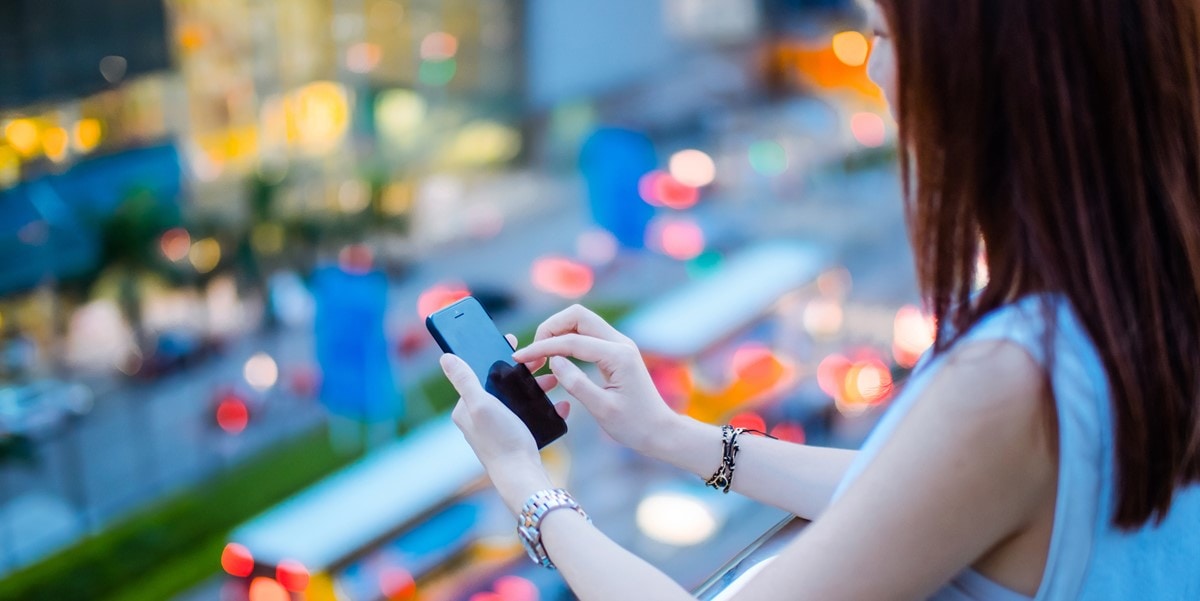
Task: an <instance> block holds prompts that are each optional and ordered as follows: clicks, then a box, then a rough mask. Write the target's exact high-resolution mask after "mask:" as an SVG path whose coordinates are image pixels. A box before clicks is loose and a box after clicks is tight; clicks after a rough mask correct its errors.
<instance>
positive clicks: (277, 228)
mask: <svg viewBox="0 0 1200 601" xmlns="http://www.w3.org/2000/svg"><path fill="white" fill-rule="evenodd" d="M283 238H284V232H283V226H282V225H279V224H277V223H260V224H258V225H256V226H254V229H253V230H252V231H251V232H250V244H251V246H253V247H254V250H256V251H258V252H260V253H262V254H264V255H274V254H278V253H279V251H281V250H283Z"/></svg>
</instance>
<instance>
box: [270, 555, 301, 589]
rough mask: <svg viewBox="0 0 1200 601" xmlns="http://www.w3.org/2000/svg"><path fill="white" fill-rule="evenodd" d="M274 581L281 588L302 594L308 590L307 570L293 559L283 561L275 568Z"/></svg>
mask: <svg viewBox="0 0 1200 601" xmlns="http://www.w3.org/2000/svg"><path fill="white" fill-rule="evenodd" d="M275 579H276V580H278V581H279V584H282V585H283V588H286V589H287V590H289V591H292V592H293V593H302V592H304V589H307V588H308V568H306V567H304V564H302V563H300V562H298V561H296V560H294V559H285V560H283V561H281V562H279V565H278V566H277V567H276V568H275Z"/></svg>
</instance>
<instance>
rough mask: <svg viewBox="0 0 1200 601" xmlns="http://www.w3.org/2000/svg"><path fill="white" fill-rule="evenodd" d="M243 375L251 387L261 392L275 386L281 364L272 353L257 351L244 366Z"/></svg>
mask: <svg viewBox="0 0 1200 601" xmlns="http://www.w3.org/2000/svg"><path fill="white" fill-rule="evenodd" d="M242 376H243V377H245V378H246V383H247V384H249V385H250V387H251V388H254V389H255V390H258V391H260V392H261V391H263V390H267V389H268V388H270V387H272V386H274V385H275V382H276V381H278V380H279V366H278V365H276V363H275V360H274V359H272V358H271V356H270V355H268V354H266V353H255V354H254V356H253V357H250V358H249V359H247V360H246V365H245V367H243V368H242Z"/></svg>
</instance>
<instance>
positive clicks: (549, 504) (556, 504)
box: [517, 488, 592, 570]
mask: <svg viewBox="0 0 1200 601" xmlns="http://www.w3.org/2000/svg"><path fill="white" fill-rule="evenodd" d="M555 509H573V510H574V511H576V512H577V513H579V515H582V516H583V517H584V518H585V519H587V521H588V522H589V523H590V522H591V521H592V519H591V518H589V517H588V514H587V513H586V512H585V511H584V510H583V508H582V507H580V506H579V503H577V502H575V498H574V497H572V496H571V493H569V492H567V491H566V490H565V489H562V488H553V489H548V490H539V491H537V492H535V493H533V494H532V495H530V497H529V500H527V501H525V505H524V507H522V508H521V514H520V515H518V516H517V536H518V538H520V539H521V543H522V544H523V545H524V546H525V550H526V551H527V552H528V553H529V557H530V559H532V560H533V561H534V562H535V563H537V564H539V565H541V566H542V567H544V568H549V569H551V570H553V569H555V568H554V562H552V561H550V556H549V555H547V554H546V547H545V545H543V544H542V528H541V526H542V519H543V518H545V517H546V514H548V513H550V512H551V511H554V510H555Z"/></svg>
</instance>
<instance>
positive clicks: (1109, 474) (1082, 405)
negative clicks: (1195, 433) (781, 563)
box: [834, 296, 1200, 601]
mask: <svg viewBox="0 0 1200 601" xmlns="http://www.w3.org/2000/svg"><path fill="white" fill-rule="evenodd" d="M1043 299H1044V300H1046V301H1047V302H1048V303H1049V306H1050V308H1051V310H1052V311H1054V312H1056V314H1057V321H1058V323H1057V324H1056V328H1055V332H1054V336H1053V345H1054V355H1053V358H1052V359H1053V360H1052V361H1051V365H1050V369H1051V370H1052V372H1051V374H1050V380H1051V385H1052V387H1053V389H1054V398H1055V402H1056V404H1057V408H1058V423H1059V467H1058V498H1057V500H1056V502H1055V510H1054V527H1053V531H1052V534H1051V538H1050V551H1049V557H1048V558H1047V561H1046V570H1045V572H1044V573H1043V574H1042V583H1041V586H1040V587H1039V588H1038V591H1037V597H1036V598H1035V599H1036V600H1037V601H1043V600H1046V601H1049V600H1054V601H1058V600H1067V599H1070V600H1075V599H1084V600H1093V599H1096V600H1099V599H1104V600H1108V599H1120V600H1125V599H1130V600H1135V599H1136V600H1141V599H1152V600H1155V601H1159V600H1170V601H1175V600H1178V601H1200V485H1193V486H1191V487H1189V488H1186V489H1183V490H1180V491H1177V492H1176V495H1175V499H1174V501H1173V503H1172V504H1171V511H1170V513H1169V514H1168V515H1167V517H1166V519H1165V520H1164V521H1163V522H1162V523H1161V524H1158V525H1155V524H1154V522H1153V520H1151V522H1149V523H1148V524H1147V525H1145V526H1143V527H1142V528H1141V529H1139V530H1136V531H1129V532H1127V531H1122V530H1119V529H1117V528H1115V527H1114V526H1113V525H1112V521H1111V517H1112V515H1113V512H1114V503H1115V495H1114V487H1115V484H1116V482H1115V480H1116V478H1115V474H1116V470H1115V467H1114V456H1113V442H1114V437H1113V423H1112V414H1111V407H1110V404H1109V391H1108V381H1107V378H1106V377H1105V371H1104V368H1103V364H1102V363H1101V361H1100V358H1099V356H1098V355H1097V353H1096V350H1095V347H1094V346H1093V345H1092V343H1091V339H1090V338H1089V337H1088V335H1087V333H1086V332H1085V330H1084V329H1083V327H1082V326H1081V324H1080V323H1079V321H1078V320H1076V318H1075V315H1074V313H1073V312H1072V310H1071V308H1070V306H1069V304H1068V303H1067V302H1066V301H1065V300H1063V299H1062V298H1061V297H1057V296H1030V297H1026V298H1024V299H1022V300H1020V301H1018V302H1016V303H1013V304H1010V305H1006V306H1004V307H1001V308H1000V309H997V310H996V311H993V312H992V313H990V314H989V315H987V316H985V317H984V318H983V319H982V320H981V321H980V322H979V323H978V324H976V326H975V327H973V328H972V329H971V330H970V331H969V332H967V334H966V335H965V336H964V337H963V338H962V342H963V343H967V342H974V341H983V340H993V341H994V340H1004V341H1009V342H1012V343H1015V344H1018V345H1020V346H1021V347H1023V348H1024V349H1025V350H1027V351H1028V352H1029V354H1030V355H1031V356H1032V357H1033V358H1034V359H1035V360H1036V361H1038V362H1039V363H1041V364H1042V365H1046V353H1045V346H1044V340H1045V339H1044V337H1043V335H1044V333H1045V331H1046V320H1045V317H1044V314H1043V308H1042V305H1043V303H1042V302H1041V301H1042V300H1043ZM944 360H945V355H940V356H938V357H937V358H933V359H930V358H929V357H928V356H927V357H925V358H924V359H923V360H922V361H921V364H920V365H918V367H917V369H916V370H915V371H914V372H913V374H912V376H911V377H910V378H909V381H908V383H907V384H906V385H905V387H904V389H903V391H902V392H901V393H900V395H899V396H898V397H897V398H896V399H895V401H894V402H893V405H892V407H891V408H890V409H889V410H888V413H887V414H886V415H885V416H884V417H883V419H882V420H880V422H879V425H878V426H876V428H875V430H874V431H873V432H872V433H871V436H870V437H869V438H868V439H867V441H866V443H865V444H864V445H863V447H862V451H861V452H860V453H859V454H858V457H857V458H856V459H855V461H854V463H853V464H852V465H851V466H850V469H849V470H848V472H847V474H846V476H845V478H844V479H843V480H842V482H841V484H840V485H839V486H838V490H837V492H836V493H835V495H834V498H837V497H838V496H840V495H841V494H842V492H843V491H844V490H845V489H846V487H847V486H848V485H849V483H850V482H851V481H853V480H854V479H855V478H857V477H858V475H859V474H861V473H862V471H863V469H864V468H865V467H866V466H867V464H869V463H870V462H871V460H872V459H873V458H874V457H875V455H876V454H877V453H878V452H879V449H880V448H881V447H882V446H883V444H884V442H885V441H886V440H887V439H888V438H889V437H890V436H891V435H892V432H893V431H894V430H895V429H896V426H897V425H898V424H899V423H900V421H901V419H902V418H903V416H904V415H905V414H906V413H908V411H909V409H910V408H911V407H912V406H913V404H914V403H917V402H919V400H920V397H921V396H922V395H921V392H922V390H924V388H925V387H926V386H927V385H928V384H929V382H930V380H931V379H932V378H933V376H934V374H936V373H937V371H938V370H939V369H940V368H941V365H942V362H943V361H944ZM1197 360H1200V357H1198V358H1197ZM981 385H986V383H981ZM931 599H933V600H935V601H1029V598H1028V597H1026V596H1024V595H1021V594H1019V593H1016V592H1014V591H1011V590H1009V589H1007V588H1004V587H1003V586H1000V585H999V584H996V583H995V582H992V581H991V580H988V579H987V578H985V577H984V576H982V575H980V574H979V573H977V572H975V571H974V570H971V569H969V568H968V569H966V570H964V571H963V572H962V573H961V574H959V575H958V576H957V577H955V578H954V579H953V580H952V581H950V582H949V583H947V584H946V586H945V587H943V588H942V589H941V590H940V591H938V592H937V593H936V594H935V595H933V596H932V597H931Z"/></svg>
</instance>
